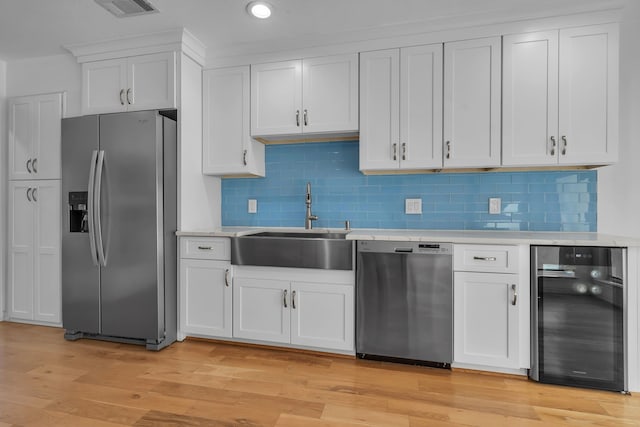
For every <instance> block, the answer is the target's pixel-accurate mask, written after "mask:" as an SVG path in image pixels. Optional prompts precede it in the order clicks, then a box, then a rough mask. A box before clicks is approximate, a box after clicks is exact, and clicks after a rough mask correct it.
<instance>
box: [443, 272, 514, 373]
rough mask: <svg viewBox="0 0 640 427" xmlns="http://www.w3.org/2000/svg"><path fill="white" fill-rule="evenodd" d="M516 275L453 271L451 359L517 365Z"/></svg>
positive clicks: (502, 365) (489, 364) (493, 364)
mask: <svg viewBox="0 0 640 427" xmlns="http://www.w3.org/2000/svg"><path fill="white" fill-rule="evenodd" d="M518 290H519V281H518V275H517V274H499V273H471V272H456V273H455V274H454V296H453V301H454V331H453V336H454V345H453V349H454V351H453V352H454V355H453V359H454V362H458V363H468V364H474V365H484V366H493V367H499V368H514V369H516V368H518V367H519V366H518V365H519V362H520V360H519V322H518V318H519V315H518V310H519V304H518V301H517V298H518Z"/></svg>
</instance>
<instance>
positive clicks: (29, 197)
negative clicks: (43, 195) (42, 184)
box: [27, 188, 33, 202]
mask: <svg viewBox="0 0 640 427" xmlns="http://www.w3.org/2000/svg"><path fill="white" fill-rule="evenodd" d="M31 190H33V188H27V200H28V201H30V202H33V200H31Z"/></svg>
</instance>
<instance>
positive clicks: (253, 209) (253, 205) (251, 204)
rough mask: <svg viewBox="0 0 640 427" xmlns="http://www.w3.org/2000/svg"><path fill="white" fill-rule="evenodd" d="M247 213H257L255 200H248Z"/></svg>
mask: <svg viewBox="0 0 640 427" xmlns="http://www.w3.org/2000/svg"><path fill="white" fill-rule="evenodd" d="M247 212H248V213H257V212H258V201H257V200H256V199H249V200H248V203H247Z"/></svg>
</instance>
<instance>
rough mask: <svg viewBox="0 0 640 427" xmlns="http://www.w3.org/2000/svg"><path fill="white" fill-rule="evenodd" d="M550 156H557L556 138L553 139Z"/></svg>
mask: <svg viewBox="0 0 640 427" xmlns="http://www.w3.org/2000/svg"><path fill="white" fill-rule="evenodd" d="M549 154H550V155H551V156H555V155H556V137H555V136H552V137H551V150H549Z"/></svg>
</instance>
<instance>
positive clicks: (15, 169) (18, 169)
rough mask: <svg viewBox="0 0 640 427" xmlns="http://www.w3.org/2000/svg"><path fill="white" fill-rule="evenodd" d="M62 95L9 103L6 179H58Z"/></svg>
mask: <svg viewBox="0 0 640 427" xmlns="http://www.w3.org/2000/svg"><path fill="white" fill-rule="evenodd" d="M62 111H63V94H62V93H52V94H45V95H34V96H23V97H17V98H11V99H9V179H11V180H16V179H60V141H61V120H62Z"/></svg>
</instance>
